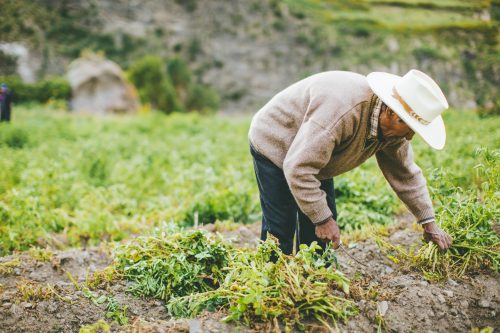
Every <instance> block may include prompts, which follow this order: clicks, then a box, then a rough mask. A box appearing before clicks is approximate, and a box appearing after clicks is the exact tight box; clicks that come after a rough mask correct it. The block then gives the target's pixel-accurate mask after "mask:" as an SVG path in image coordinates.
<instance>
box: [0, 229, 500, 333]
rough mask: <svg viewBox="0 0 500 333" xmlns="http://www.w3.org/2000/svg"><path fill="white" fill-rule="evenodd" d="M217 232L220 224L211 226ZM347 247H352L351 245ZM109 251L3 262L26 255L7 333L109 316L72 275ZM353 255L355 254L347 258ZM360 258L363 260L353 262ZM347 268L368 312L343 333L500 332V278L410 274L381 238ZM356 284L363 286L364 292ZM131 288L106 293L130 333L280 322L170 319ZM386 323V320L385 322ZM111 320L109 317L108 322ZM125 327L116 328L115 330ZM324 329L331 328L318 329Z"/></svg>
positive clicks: (5, 318)
mask: <svg viewBox="0 0 500 333" xmlns="http://www.w3.org/2000/svg"><path fill="white" fill-rule="evenodd" d="M204 228H206V229H208V230H209V231H212V232H215V231H217V230H216V229H217V228H215V227H214V226H205V227H204ZM223 234H224V236H225V237H229V238H232V239H233V240H234V241H235V242H236V243H237V244H240V245H250V246H254V245H255V244H256V242H257V239H258V234H259V225H258V224H255V225H248V226H241V227H239V229H236V230H233V231H224V232H223ZM419 237H420V235H419V233H418V232H417V231H416V230H415V229H414V228H412V227H411V226H410V225H409V224H408V223H407V222H406V223H405V222H402V223H400V224H398V225H396V226H394V227H391V228H390V230H389V236H388V241H389V242H390V243H393V244H405V245H409V244H411V243H415V242H418V241H419ZM346 243H347V242H346ZM107 252H108V251H107V250H106V249H105V248H89V249H82V250H76V249H73V250H67V251H62V252H57V253H55V255H54V256H53V258H52V260H50V261H47V262H43V261H37V260H35V259H33V257H32V256H30V255H28V254H26V253H23V254H16V255H14V256H9V257H3V258H0V263H2V262H3V263H5V262H7V261H10V260H13V259H15V258H18V259H19V260H20V265H19V266H17V267H13V268H12V269H11V270H10V271H4V272H3V274H0V332H78V331H79V328H80V327H81V326H82V325H85V324H92V323H95V322H96V321H98V320H99V319H103V318H105V317H106V310H105V309H104V307H103V306H102V305H101V306H100V307H99V306H97V305H95V304H93V303H92V302H91V301H90V300H89V299H88V298H86V297H85V296H84V294H83V292H82V291H79V290H77V289H76V288H75V286H74V284H73V283H72V282H71V281H70V278H69V277H68V274H67V272H68V273H69V274H70V275H71V276H72V277H73V278H74V279H75V280H76V281H78V283H83V282H84V281H85V278H86V276H87V275H88V273H89V272H93V271H96V270H100V269H103V268H105V267H106V266H107V265H109V264H110V263H111V259H110V256H109V254H108V253H107ZM347 252H348V254H347ZM353 258H355V259H353ZM339 261H340V265H341V270H342V271H343V272H345V273H346V274H347V275H348V276H349V277H350V278H351V279H353V280H355V281H357V282H353V286H352V288H351V291H352V294H353V297H354V298H355V299H356V303H357V305H358V307H359V308H360V314H359V315H358V316H356V317H354V318H352V319H351V320H350V321H348V322H347V323H339V330H340V331H342V332H374V331H377V329H379V328H380V329H381V330H382V331H388V332H470V331H471V328H474V327H479V328H483V327H486V326H490V327H492V328H494V329H495V330H498V329H500V319H499V316H498V313H499V312H500V299H499V295H500V293H499V292H498V291H499V290H500V280H499V279H498V276H494V275H488V274H479V273H478V274H477V275H474V276H468V277H466V278H465V279H463V280H460V281H458V280H457V281H453V280H448V281H446V282H440V283H429V282H427V281H426V280H424V279H423V278H422V276H421V275H419V274H418V273H412V272H405V271H403V270H401V269H400V268H399V267H397V265H395V264H394V263H392V262H391V261H390V260H388V259H387V257H386V256H385V255H384V254H383V253H381V251H380V249H379V248H378V246H377V245H376V243H375V241H374V240H373V239H365V240H360V241H358V242H357V243H355V242H353V241H351V242H350V244H346V246H345V250H341V251H340V252H339ZM47 284H49V285H51V286H54V290H55V291H56V293H57V295H55V296H52V297H50V298H48V299H46V300H29V299H28V300H26V299H23V298H22V292H21V290H20V289H19V286H21V285H44V286H46V285H47ZM356 286H360V287H362V289H361V288H359V289H357V288H356ZM125 289H126V283H125V282H122V283H117V284H114V285H112V286H111V287H110V288H109V289H108V290H107V291H104V290H100V291H98V293H100V294H104V293H107V294H110V293H111V294H113V295H114V296H115V298H116V300H117V301H118V302H119V303H120V304H121V305H127V306H128V310H127V315H128V317H129V320H130V322H131V325H129V327H128V328H127V330H126V331H127V332H220V331H225V332H232V331H239V332H250V331H271V330H273V331H274V330H275V329H276V327H274V325H273V324H257V325H256V326H255V327H253V328H248V327H236V326H235V325H227V324H222V323H220V322H219V319H220V318H221V317H222V316H223V314H222V313H215V314H214V313H206V314H204V315H203V316H201V317H198V318H196V319H189V320H187V319H186V320H174V319H171V318H169V316H168V315H167V313H166V311H165V309H164V307H163V304H162V302H161V301H158V300H154V299H139V298H136V297H133V296H131V295H130V294H128V293H126V292H125ZM377 318H378V319H377ZM108 321H109V320H108ZM122 329H123V327H120V326H118V325H116V324H113V326H112V331H117V332H118V331H120V330H122ZM309 329H310V330H312V331H316V332H322V331H325V329H324V328H321V327H319V326H315V325H314V324H312V325H311V326H309Z"/></svg>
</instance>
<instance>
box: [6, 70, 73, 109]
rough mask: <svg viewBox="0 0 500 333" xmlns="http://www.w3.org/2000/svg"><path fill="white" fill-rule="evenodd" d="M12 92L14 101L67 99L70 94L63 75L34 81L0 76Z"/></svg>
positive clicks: (67, 83) (41, 101)
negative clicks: (27, 81) (28, 81)
mask: <svg viewBox="0 0 500 333" xmlns="http://www.w3.org/2000/svg"><path fill="white" fill-rule="evenodd" d="M0 81H1V82H5V83H7V85H8V86H9V89H10V91H11V92H12V93H13V101H14V102H20V103H24V102H39V103H46V102H48V101H49V100H51V99H62V100H68V99H69V98H70V96H71V87H70V85H69V82H68V81H67V80H66V79H65V78H63V77H51V78H47V79H44V80H40V81H38V82H35V83H24V82H23V81H22V80H21V79H20V78H18V77H15V76H6V77H0Z"/></svg>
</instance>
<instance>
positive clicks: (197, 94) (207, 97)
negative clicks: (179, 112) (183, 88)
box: [186, 84, 220, 112]
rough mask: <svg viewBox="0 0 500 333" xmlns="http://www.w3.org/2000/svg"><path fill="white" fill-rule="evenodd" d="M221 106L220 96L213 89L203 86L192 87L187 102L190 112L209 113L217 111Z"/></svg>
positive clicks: (194, 85) (195, 85)
mask: <svg viewBox="0 0 500 333" xmlns="http://www.w3.org/2000/svg"><path fill="white" fill-rule="evenodd" d="M219 104H220V98H219V95H218V94H217V92H216V91H215V90H214V89H213V88H211V87H209V86H206V85H202V84H193V85H191V87H190V89H189V93H188V98H187V101H186V107H187V109H188V110H196V111H200V112H207V111H210V110H217V109H218V108H219Z"/></svg>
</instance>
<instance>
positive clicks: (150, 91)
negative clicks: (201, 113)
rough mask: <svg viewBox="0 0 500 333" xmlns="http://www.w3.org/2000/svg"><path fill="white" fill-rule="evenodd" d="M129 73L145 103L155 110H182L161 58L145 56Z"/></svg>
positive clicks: (168, 111)
mask: <svg viewBox="0 0 500 333" xmlns="http://www.w3.org/2000/svg"><path fill="white" fill-rule="evenodd" d="M128 73H129V78H130V80H131V81H132V83H133V84H134V85H135V86H136V88H137V91H138V92H139V97H140V99H141V101H142V102H143V103H149V104H151V106H152V107H153V108H155V109H158V110H161V111H164V112H166V113H170V112H172V111H179V110H180V109H181V104H180V102H179V100H178V99H177V94H176V93H175V89H174V87H173V85H172V82H171V81H170V79H169V77H168V75H167V73H166V71H165V69H164V66H163V61H162V59H161V58H160V57H157V56H145V57H143V58H142V59H140V60H139V61H137V62H136V63H134V64H133V65H132V66H131V67H130V69H129V72H128Z"/></svg>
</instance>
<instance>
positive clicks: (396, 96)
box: [392, 87, 430, 125]
mask: <svg viewBox="0 0 500 333" xmlns="http://www.w3.org/2000/svg"><path fill="white" fill-rule="evenodd" d="M392 97H394V98H395V99H397V100H398V101H399V103H401V105H402V106H403V108H404V109H405V111H406V112H407V113H408V114H409V115H410V116H412V117H413V118H415V120H417V121H418V122H419V123H421V124H422V125H429V124H430V121H427V120H425V119H424V118H422V117H421V116H419V115H418V114H417V113H416V112H415V111H413V109H412V108H411V107H410V106H409V105H408V104H407V103H406V102H405V101H404V100H403V98H402V97H401V96H400V95H399V94H398V92H397V91H396V88H395V87H394V88H392Z"/></svg>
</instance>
